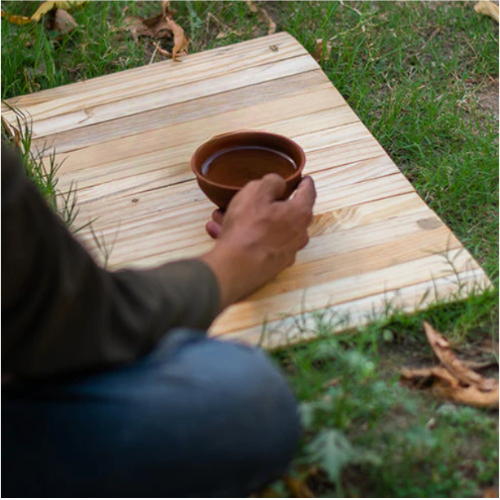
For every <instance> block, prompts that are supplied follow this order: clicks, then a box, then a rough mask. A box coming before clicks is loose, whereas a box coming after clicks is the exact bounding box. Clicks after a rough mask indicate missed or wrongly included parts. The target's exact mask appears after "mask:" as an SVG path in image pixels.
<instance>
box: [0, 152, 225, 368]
mask: <svg viewBox="0 0 500 500" xmlns="http://www.w3.org/2000/svg"><path fill="white" fill-rule="evenodd" d="M5 153H6V154H5V157H4V147H3V145H2V239H3V242H2V271H3V272H2V291H3V294H2V363H3V366H2V370H3V371H9V372H11V373H13V374H18V375H25V376H47V375H53V374H58V373H66V372H75V371H81V370H89V369H94V368H102V367H106V366H109V365H113V364H116V363H124V362H128V361H131V360H133V359H136V358H137V357H139V356H140V355H142V354H144V353H145V352H147V351H148V350H149V349H151V348H152V347H153V346H154V345H155V343H156V342H157V341H158V340H159V339H160V338H161V337H162V336H163V335H165V334H166V333H167V332H168V330H169V329H171V328H174V327H177V326H188V327H192V328H207V327H208V326H209V324H210V323H211V321H212V320H213V319H214V317H215V316H216V315H217V314H218V312H219V311H220V297H219V290H218V284H217V280H216V278H215V276H214V274H213V272H212V271H211V269H210V268H209V267H207V265H206V264H204V263H203V262H201V261H198V260H190V261H181V262H177V263H172V264H166V265H164V266H160V267H158V268H156V269H151V270H146V271H127V270H125V271H119V272H116V273H109V272H107V271H106V270H104V269H102V268H100V267H99V266H97V265H96V264H95V263H94V262H93V260H92V258H91V257H90V256H89V254H88V253H87V252H86V250H85V249H84V248H83V247H82V246H81V245H80V243H79V242H78V241H77V240H75V239H74V238H73V236H72V235H71V234H70V233H69V231H68V230H67V229H66V228H65V227H64V225H63V224H62V223H61V221H60V220H59V218H58V217H57V216H56V215H55V214H54V213H52V211H51V210H50V209H49V208H48V207H47V206H46V204H45V203H44V201H43V200H42V199H41V197H40V195H39V194H38V192H37V191H36V190H35V188H34V187H33V186H32V185H31V184H30V183H29V182H28V181H27V180H26V179H25V178H24V176H23V175H22V167H21V165H20V164H19V162H18V160H17V159H15V158H14V157H13V156H12V153H11V152H8V151H7V152H5ZM14 163H15V165H14Z"/></svg>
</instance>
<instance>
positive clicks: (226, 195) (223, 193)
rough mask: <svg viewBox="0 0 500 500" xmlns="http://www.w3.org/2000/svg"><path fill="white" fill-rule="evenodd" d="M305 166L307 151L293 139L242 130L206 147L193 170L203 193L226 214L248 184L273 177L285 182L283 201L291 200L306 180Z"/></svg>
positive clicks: (198, 153) (194, 161)
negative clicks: (303, 176)
mask: <svg viewBox="0 0 500 500" xmlns="http://www.w3.org/2000/svg"><path fill="white" fill-rule="evenodd" d="M224 155H226V156H224ZM230 155H232V156H230ZM235 155H236V156H235ZM224 158H225V159H224ZM216 161H217V162H219V163H218V164H217V165H216ZM305 162H306V157H305V154H304V151H303V150H302V148H301V147H300V146H299V145H298V144H296V143H295V142H294V141H292V140H291V139H288V138H287V137H284V136H282V135H277V134H271V133H268V132H261V131H252V130H242V131H237V132H230V133H227V134H223V135H218V136H216V137H213V138H212V139H210V140H209V141H207V142H205V143H204V144H202V145H201V146H200V147H199V148H198V149H197V150H196V152H195V153H194V155H193V157H192V158H191V168H192V170H193V172H194V173H195V175H196V180H197V181H198V185H199V186H200V188H201V190H202V191H203V192H204V193H205V194H206V195H207V197H208V198H209V199H210V200H212V201H213V202H214V203H215V204H216V205H217V206H218V207H219V208H221V209H223V210H224V209H226V208H227V206H228V205H229V202H230V201H231V199H232V198H233V196H234V195H235V194H236V193H238V192H239V191H240V190H241V189H242V187H243V186H244V185H245V183H246V182H250V181H251V180H254V179H258V178H261V177H263V176H264V175H266V174H269V173H277V174H279V175H281V176H282V177H283V178H284V179H285V181H286V192H285V194H284V196H283V199H286V198H288V197H289V196H290V195H291V194H292V192H293V191H294V189H295V188H296V187H297V185H298V184H299V182H300V180H301V178H302V170H303V168H304V165H305ZM212 166H213V168H212ZM215 174H217V175H215Z"/></svg>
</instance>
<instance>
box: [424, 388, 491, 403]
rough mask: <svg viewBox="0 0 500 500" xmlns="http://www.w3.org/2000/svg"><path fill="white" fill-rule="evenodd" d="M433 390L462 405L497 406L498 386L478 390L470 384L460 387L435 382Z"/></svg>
mask: <svg viewBox="0 0 500 500" xmlns="http://www.w3.org/2000/svg"><path fill="white" fill-rule="evenodd" d="M433 391H434V392H435V393H436V394H437V395H438V396H441V397H442V398H444V399H448V400H449V401H454V402H455V403H461V404H464V405H469V406H475V407H477V408H498V398H499V393H498V386H497V387H496V388H495V389H493V390H492V391H487V392H484V391H480V390H479V389H478V388H477V387H475V386H473V385H471V386H469V387H462V386H460V385H457V386H455V387H451V386H446V385H444V384H436V385H435V386H433Z"/></svg>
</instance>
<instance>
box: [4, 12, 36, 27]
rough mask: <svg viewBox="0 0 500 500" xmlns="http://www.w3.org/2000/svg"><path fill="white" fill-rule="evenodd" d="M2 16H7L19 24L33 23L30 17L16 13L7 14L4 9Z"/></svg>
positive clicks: (10, 20) (13, 22)
mask: <svg viewBox="0 0 500 500" xmlns="http://www.w3.org/2000/svg"><path fill="white" fill-rule="evenodd" d="M2 17H3V18H6V19H7V21H9V23H12V24H18V25H20V26H22V25H23V24H28V23H31V18H30V17H26V16H16V15H13V14H6V13H5V12H4V11H3V10H2Z"/></svg>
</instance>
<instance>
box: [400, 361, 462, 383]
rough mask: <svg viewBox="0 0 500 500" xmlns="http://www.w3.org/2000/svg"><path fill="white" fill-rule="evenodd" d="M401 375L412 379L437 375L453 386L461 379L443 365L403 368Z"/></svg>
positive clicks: (436, 376)
mask: <svg viewBox="0 0 500 500" xmlns="http://www.w3.org/2000/svg"><path fill="white" fill-rule="evenodd" d="M401 376H402V377H403V378H405V379H407V380H410V381H415V379H417V381H418V380H419V379H429V378H431V377H435V378H437V379H441V380H444V381H445V382H447V383H448V385H450V386H451V387H455V386H457V385H458V384H459V380H457V379H456V378H455V377H454V376H453V375H452V374H451V373H450V372H449V371H448V370H447V369H446V368H444V367H443V366H432V367H430V368H403V369H402V370H401Z"/></svg>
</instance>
